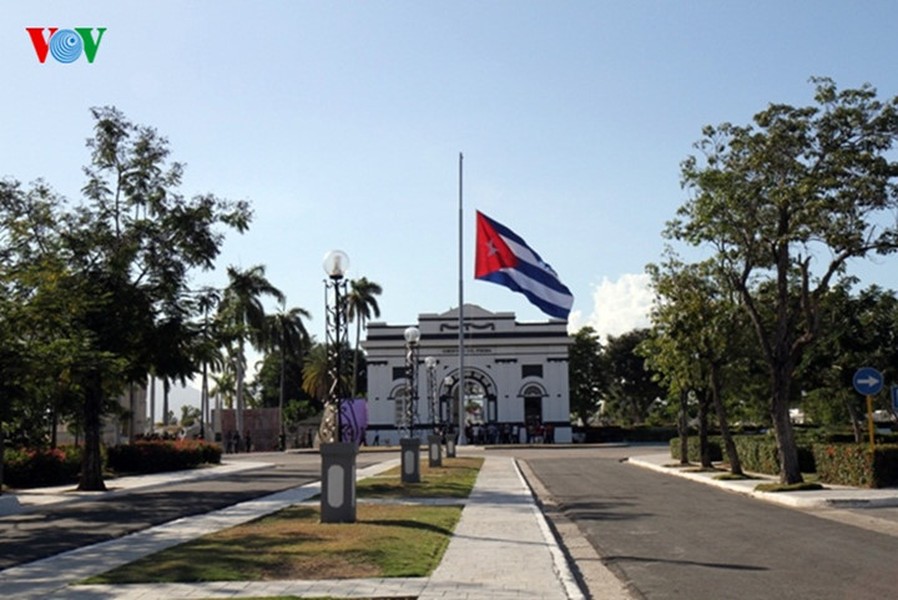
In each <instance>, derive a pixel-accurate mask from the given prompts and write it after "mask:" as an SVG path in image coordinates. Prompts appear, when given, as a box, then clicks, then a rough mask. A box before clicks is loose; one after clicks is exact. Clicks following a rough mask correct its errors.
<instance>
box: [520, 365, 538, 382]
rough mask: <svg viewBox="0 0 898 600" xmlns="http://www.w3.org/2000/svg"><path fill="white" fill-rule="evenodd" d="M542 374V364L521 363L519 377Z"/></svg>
mask: <svg viewBox="0 0 898 600" xmlns="http://www.w3.org/2000/svg"><path fill="white" fill-rule="evenodd" d="M542 376H543V366H542V365H521V379H524V378H527V377H542Z"/></svg>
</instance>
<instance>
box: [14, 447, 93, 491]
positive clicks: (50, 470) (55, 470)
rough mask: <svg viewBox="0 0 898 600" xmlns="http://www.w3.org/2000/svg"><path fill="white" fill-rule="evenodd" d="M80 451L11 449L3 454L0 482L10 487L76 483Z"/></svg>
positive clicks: (68, 449) (70, 449)
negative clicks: (0, 479) (1, 480)
mask: <svg viewBox="0 0 898 600" xmlns="http://www.w3.org/2000/svg"><path fill="white" fill-rule="evenodd" d="M80 472H81V449H80V448H77V447H74V446H64V447H60V448H54V449H12V448H8V449H6V450H5V451H4V453H3V482H4V483H5V484H7V485H9V486H10V487H21V488H27V487H44V486H50V485H65V484H67V483H75V482H77V481H78V475H79V473H80Z"/></svg>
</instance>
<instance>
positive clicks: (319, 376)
mask: <svg viewBox="0 0 898 600" xmlns="http://www.w3.org/2000/svg"><path fill="white" fill-rule="evenodd" d="M302 389H303V390H305V392H306V393H307V394H309V395H310V396H312V397H313V398H315V399H316V400H318V401H319V402H321V404H322V405H323V404H324V402H325V400H326V399H327V394H328V391H329V390H330V374H329V373H328V354H327V346H326V345H324V344H314V345H313V346H312V349H311V350H309V352H308V353H307V354H306V357H305V360H304V364H303V369H302Z"/></svg>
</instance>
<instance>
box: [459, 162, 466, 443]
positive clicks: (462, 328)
mask: <svg viewBox="0 0 898 600" xmlns="http://www.w3.org/2000/svg"><path fill="white" fill-rule="evenodd" d="M464 159H465V157H464V155H463V154H462V153H461V152H459V153H458V443H459V444H460V445H465V444H466V443H467V441H466V440H465V284H464V280H465V279H464V236H463V235H462V234H463V232H464V218H465V217H464V210H463V209H462V206H463V202H462V198H463V195H462V182H463V179H462V164H463V162H464Z"/></svg>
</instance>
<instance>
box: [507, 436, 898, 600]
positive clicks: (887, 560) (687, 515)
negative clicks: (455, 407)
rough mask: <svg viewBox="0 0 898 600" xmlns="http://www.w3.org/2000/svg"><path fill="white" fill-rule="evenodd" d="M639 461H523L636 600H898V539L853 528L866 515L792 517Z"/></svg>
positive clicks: (607, 453)
mask: <svg viewBox="0 0 898 600" xmlns="http://www.w3.org/2000/svg"><path fill="white" fill-rule="evenodd" d="M634 451H638V449H636V450H634V449H632V448H631V449H616V450H611V449H608V450H594V451H592V452H589V451H576V452H572V453H555V454H554V455H553V454H552V453H549V452H543V453H540V454H533V455H526V454H521V455H520V456H521V458H524V459H525V460H526V461H527V464H528V465H529V467H530V468H531V469H532V471H533V472H534V473H535V475H536V476H537V477H538V478H539V479H540V481H541V482H542V483H543V484H544V485H545V487H546V488H547V490H548V493H550V494H551V496H553V497H554V499H555V501H556V502H557V503H558V505H559V508H560V509H561V511H562V513H563V514H564V516H565V517H567V518H569V519H571V520H572V521H574V522H575V523H576V525H577V527H578V528H579V530H580V532H581V533H582V534H583V535H585V536H586V538H587V539H588V540H589V542H590V544H591V545H592V546H593V547H594V548H595V549H596V551H597V553H598V554H599V555H600V556H601V557H602V561H603V562H604V563H605V564H606V565H608V566H609V567H610V568H611V569H612V571H614V572H615V573H616V574H617V575H618V577H620V578H621V579H622V580H623V581H624V582H625V583H626V584H627V586H628V588H629V590H630V591H631V592H632V594H633V596H634V597H635V598H646V599H649V600H656V599H666V598H689V599H697V598H702V599H704V598H740V599H746V598H747V599H750V598H764V599H767V598H777V599H788V598H800V599H805V598H813V599H815V600H828V599H851V600H866V599H870V600H873V599H876V600H881V599H882V598H894V597H898V583H896V579H895V577H894V575H893V574H892V573H893V569H892V568H891V565H892V564H893V563H894V559H895V557H896V556H898V537H896V536H895V535H889V534H885V533H880V532H877V531H873V529H876V527H868V528H864V527H861V526H858V525H857V523H854V524H847V523H846V522H851V521H857V520H858V519H864V518H865V517H864V516H863V515H864V514H865V513H864V511H826V514H825V515H815V514H812V513H808V512H802V511H799V510H795V509H789V508H782V507H779V506H775V505H771V504H768V503H765V502H762V501H759V500H754V499H750V498H745V497H742V496H740V495H736V494H732V493H727V492H724V491H720V490H717V489H715V488H710V487H706V486H703V485H700V484H695V483H692V482H689V481H685V480H682V479H680V478H676V477H670V476H663V475H659V474H657V473H654V472H651V471H648V470H645V469H641V468H639V467H635V466H633V465H628V464H626V463H623V462H621V458H622V457H624V456H626V455H628V454H632V453H633V452H634ZM894 510H895V509H885V510H884V511H882V512H880V513H878V514H879V515H880V516H882V517H886V519H885V520H886V522H887V521H888V519H889V518H891V517H892V516H894V515H893V514H892V513H894ZM866 514H867V515H868V516H869V515H871V513H869V512H866ZM840 515H841V516H840ZM821 516H826V517H827V518H821Z"/></svg>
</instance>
